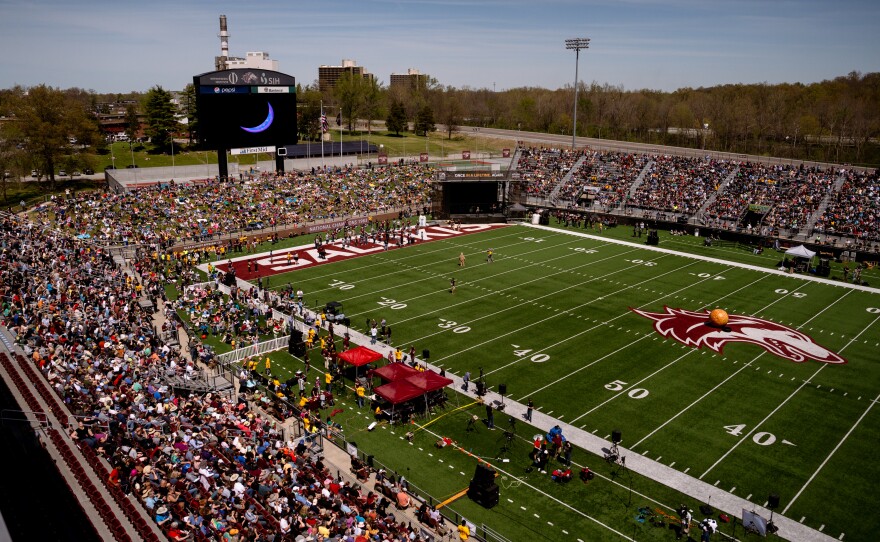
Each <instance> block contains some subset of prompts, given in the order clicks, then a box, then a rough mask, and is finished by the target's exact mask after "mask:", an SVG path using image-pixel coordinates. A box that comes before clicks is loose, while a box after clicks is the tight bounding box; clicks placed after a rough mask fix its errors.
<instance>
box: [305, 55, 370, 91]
mask: <svg viewBox="0 0 880 542" xmlns="http://www.w3.org/2000/svg"><path fill="white" fill-rule="evenodd" d="M344 73H351V74H354V75H356V76H359V77H363V78H364V79H372V78H373V74H371V73H370V72H368V71H367V70H366V68H364V67H363V66H358V65H357V62H355V61H354V60H346V59H343V60H342V65H341V66H326V65H323V64H322V65H320V66H318V89H319V90H321V91H325V90H331V89H332V88H333V87H335V86H336V81H338V80H339V78H340V77H342V74H344Z"/></svg>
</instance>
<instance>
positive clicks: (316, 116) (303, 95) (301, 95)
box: [296, 87, 321, 141]
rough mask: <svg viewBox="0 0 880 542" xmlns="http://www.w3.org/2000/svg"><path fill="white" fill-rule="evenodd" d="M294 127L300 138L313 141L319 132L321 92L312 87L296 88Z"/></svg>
mask: <svg viewBox="0 0 880 542" xmlns="http://www.w3.org/2000/svg"><path fill="white" fill-rule="evenodd" d="M296 95H297V102H298V104H299V107H298V109H297V121H296V128H297V131H299V135H300V139H304V140H308V141H315V140H316V139H318V136H319V134H320V133H321V92H320V91H319V90H318V89H317V88H314V87H307V88H305V89H299V88H298V89H297V91H296Z"/></svg>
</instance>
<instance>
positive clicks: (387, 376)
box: [373, 363, 419, 382]
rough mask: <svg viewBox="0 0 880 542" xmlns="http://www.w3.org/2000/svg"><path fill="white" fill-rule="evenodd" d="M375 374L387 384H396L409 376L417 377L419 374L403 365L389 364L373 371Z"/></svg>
mask: <svg viewBox="0 0 880 542" xmlns="http://www.w3.org/2000/svg"><path fill="white" fill-rule="evenodd" d="M373 374H374V375H376V376H378V377H379V378H381V379H382V380H384V381H386V382H395V381H397V380H402V379H404V378H406V377H408V376H413V375H417V374H419V372H418V371H416V370H415V369H413V368H412V367H410V366H409V365H405V364H403V363H389V364H388V365H385V366H384V367H379V368H378V369H376V370H375V371H373Z"/></svg>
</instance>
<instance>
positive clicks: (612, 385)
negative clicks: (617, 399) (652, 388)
mask: <svg viewBox="0 0 880 542" xmlns="http://www.w3.org/2000/svg"><path fill="white" fill-rule="evenodd" d="M624 386H626V382H624V381H623V380H615V381H614V382H609V383H608V384H605V389H606V390H610V391H623V388H624ZM650 393H651V392H649V391H648V390H646V389H645V388H633V389H631V390H629V391H628V392H626V394H627V395H628V396H629V397H630V399H644V398H645V397H647V396H648V395H649V394H650Z"/></svg>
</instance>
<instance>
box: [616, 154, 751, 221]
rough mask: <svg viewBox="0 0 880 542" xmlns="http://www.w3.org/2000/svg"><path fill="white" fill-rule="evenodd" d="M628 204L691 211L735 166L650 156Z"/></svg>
mask: <svg viewBox="0 0 880 542" xmlns="http://www.w3.org/2000/svg"><path fill="white" fill-rule="evenodd" d="M652 162H653V163H652V164H651V167H650V170H649V172H648V174H647V175H646V176H645V178H644V180H643V181H642V184H641V185H639V187H638V189H637V190H636V191H635V193H634V194H632V196H631V197H630V198H629V199H628V200H627V202H626V203H627V206H628V207H638V208H642V209H651V210H655V211H662V212H667V213H682V214H687V215H693V214H695V213H696V212H697V211H699V210H700V208H701V207H702V205H703V204H704V203H705V202H706V200H707V199H708V198H709V196H710V195H711V194H712V193H714V192H715V191H716V190H717V189H718V187H719V186H720V185H721V183H722V182H723V181H724V179H725V178H727V176H728V175H729V174H730V172H731V171H732V169H733V168H734V167H736V166H735V165H734V164H732V163H731V162H726V161H723V160H706V159H701V158H685V157H681V156H670V155H662V156H654V157H653V160H652Z"/></svg>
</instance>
